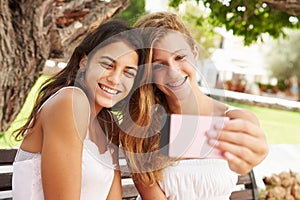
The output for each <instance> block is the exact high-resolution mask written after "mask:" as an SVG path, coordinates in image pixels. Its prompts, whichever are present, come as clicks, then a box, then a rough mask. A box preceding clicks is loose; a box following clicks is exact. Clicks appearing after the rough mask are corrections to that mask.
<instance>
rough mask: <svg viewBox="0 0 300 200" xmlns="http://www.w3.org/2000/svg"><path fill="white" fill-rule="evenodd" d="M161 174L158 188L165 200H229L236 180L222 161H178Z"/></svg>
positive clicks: (225, 162)
mask: <svg viewBox="0 0 300 200" xmlns="http://www.w3.org/2000/svg"><path fill="white" fill-rule="evenodd" d="M162 174H163V181H161V182H159V185H160V187H161V189H162V190H163V191H164V193H165V195H166V197H167V199H168V200H179V199H190V200H199V199H201V200H225V199H226V200H228V199H229V197H230V194H231V193H232V191H233V190H234V189H235V186H236V183H237V179H238V174H236V173H235V172H233V171H231V170H230V168H229V166H228V163H227V161H226V160H223V159H190V160H181V161H178V162H177V163H175V164H174V165H173V166H170V167H167V168H165V169H163V171H162Z"/></svg>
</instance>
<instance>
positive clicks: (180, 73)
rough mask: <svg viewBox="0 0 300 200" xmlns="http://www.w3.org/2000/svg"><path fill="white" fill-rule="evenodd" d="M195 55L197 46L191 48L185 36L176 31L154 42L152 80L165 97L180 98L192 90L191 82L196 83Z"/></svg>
mask: <svg viewBox="0 0 300 200" xmlns="http://www.w3.org/2000/svg"><path fill="white" fill-rule="evenodd" d="M197 55H198V50H197V48H196V47H194V48H191V46H190V45H189V44H188V43H187V40H186V38H185V37H184V36H183V35H182V34H179V33H176V32H171V33H167V34H166V35H165V36H164V37H162V38H161V39H159V40H158V41H157V42H156V43H155V44H154V46H153V57H152V65H153V67H152V70H153V81H154V83H155V84H156V86H157V87H158V88H159V89H160V90H161V91H162V92H163V93H165V94H166V96H167V99H169V100H181V99H184V98H185V97H187V96H188V95H189V94H190V93H191V92H192V87H191V86H192V84H195V83H196V84H197V80H196V70H195V63H196V58H197ZM170 98H171V99H170ZM174 98H175V99H174Z"/></svg>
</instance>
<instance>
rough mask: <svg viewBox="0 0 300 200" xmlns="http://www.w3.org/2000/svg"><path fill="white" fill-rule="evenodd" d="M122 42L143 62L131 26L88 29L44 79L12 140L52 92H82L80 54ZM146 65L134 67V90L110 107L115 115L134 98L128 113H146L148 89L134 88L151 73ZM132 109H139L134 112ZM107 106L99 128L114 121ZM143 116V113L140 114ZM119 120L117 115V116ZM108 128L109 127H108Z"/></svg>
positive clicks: (110, 24)
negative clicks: (63, 62)
mask: <svg viewBox="0 0 300 200" xmlns="http://www.w3.org/2000/svg"><path fill="white" fill-rule="evenodd" d="M117 41H122V42H125V43H126V44H127V45H129V46H130V47H132V48H133V49H134V50H135V51H136V52H137V54H138V57H139V65H141V64H143V63H144V60H145V51H144V50H143V49H144V43H143V41H142V37H141V35H140V33H139V32H138V31H136V30H134V29H132V28H130V27H129V26H128V25H127V24H125V23H124V22H123V21H120V20H110V21H108V22H106V23H104V24H101V25H100V26H98V27H97V28H96V29H94V30H93V31H92V32H90V33H89V34H88V35H87V36H86V37H85V38H84V39H83V41H82V42H81V43H80V44H79V45H78V46H77V47H76V48H75V50H74V52H73V54H72V56H71V58H70V60H69V62H68V64H67V66H66V67H65V68H64V69H63V70H61V71H60V72H59V73H58V74H56V75H55V76H53V77H51V78H50V79H48V80H47V81H46V82H45V83H44V84H43V85H42V86H41V90H40V92H39V93H38V96H37V99H36V102H35V105H34V108H33V111H32V112H31V114H30V116H29V118H28V120H27V122H26V123H25V125H24V126H22V127H21V128H20V129H18V130H16V131H15V132H14V134H15V133H16V135H15V139H16V140H20V139H21V138H22V137H23V136H24V135H25V134H26V131H27V130H28V129H30V128H32V127H34V125H35V122H36V120H37V116H38V110H39V109H40V108H41V106H42V105H43V103H44V102H45V101H46V100H47V99H48V98H49V97H50V96H51V95H53V94H54V93H55V92H57V91H58V90H59V89H61V88H63V87H66V86H76V87H79V88H81V89H82V90H83V91H84V92H85V93H86V94H87V91H86V86H85V82H84V80H81V79H80V78H78V76H81V75H82V73H85V72H84V71H81V69H80V67H79V63H80V61H81V59H82V58H83V57H84V56H88V57H91V56H93V54H94V52H95V51H97V50H98V49H99V48H103V47H105V46H106V45H108V44H111V43H113V42H117ZM148 69H149V68H145V67H143V66H140V67H139V68H138V72H137V76H136V78H135V81H134V86H133V88H136V90H135V91H133V89H132V90H131V92H130V93H129V95H128V97H126V98H125V99H124V100H122V101H121V102H119V103H118V104H116V106H114V108H113V109H114V110H118V111H120V112H118V113H119V115H120V116H122V114H123V110H126V106H128V105H129V103H128V102H129V99H130V98H131V99H134V100H135V101H137V102H138V104H139V106H137V107H131V108H130V109H131V110H130V111H129V112H132V113H137V116H136V118H137V119H141V118H142V116H141V113H142V114H143V112H144V113H145V114H146V116H148V115H147V112H148V110H150V109H148V108H147V106H148V105H150V104H148V98H147V97H148V96H149V95H148V94H149V93H151V91H152V90H151V91H150V90H149V86H147V85H142V86H141V87H139V88H137V85H140V84H141V83H143V82H147V81H148V79H150V78H151V77H150V75H151V72H149V71H147V70H148ZM136 110H140V111H139V112H137V111H136ZM110 111H111V109H110V108H103V109H102V110H101V112H100V113H99V114H98V116H97V118H98V120H99V122H100V125H101V126H102V128H103V125H104V122H110V123H114V124H115V121H114V119H113V118H116V117H112V115H111V113H110ZM143 116H144V115H143ZM118 119H120V118H118ZM108 127H112V126H108ZM113 129H114V130H111V128H110V130H109V133H110V134H112V132H114V133H116V131H115V130H118V127H117V126H113ZM109 138H110V139H113V140H115V141H116V140H117V142H118V135H109Z"/></svg>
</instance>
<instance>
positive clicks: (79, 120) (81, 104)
mask: <svg viewBox="0 0 300 200" xmlns="http://www.w3.org/2000/svg"><path fill="white" fill-rule="evenodd" d="M89 113H90V106H89V101H88V98H87V96H86V95H85V93H84V92H83V91H82V90H81V89H79V88H75V87H70V88H64V89H62V90H61V91H59V92H58V93H57V94H56V95H55V96H53V97H52V98H51V99H50V100H49V101H48V102H47V103H46V104H45V105H44V106H43V108H42V110H41V113H40V115H41V116H40V117H41V121H42V126H43V130H46V131H49V132H55V133H57V134H59V133H62V132H64V134H67V133H70V132H77V133H78V134H79V135H80V136H81V137H85V134H86V130H87V127H88V122H89Z"/></svg>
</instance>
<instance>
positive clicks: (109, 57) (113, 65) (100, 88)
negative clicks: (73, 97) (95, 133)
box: [80, 41, 138, 111]
mask: <svg viewBox="0 0 300 200" xmlns="http://www.w3.org/2000/svg"><path fill="white" fill-rule="evenodd" d="M80 67H81V68H82V67H85V68H86V71H85V81H86V84H87V88H88V92H89V96H90V98H91V97H92V98H94V99H95V109H96V110H97V111H100V110H101V108H103V107H105V108H111V107H112V106H114V105H115V104H117V103H118V102H120V101H121V100H122V99H124V98H125V97H126V96H127V95H128V94H129V92H130V90H131V88H132V86H133V83H134V80H135V76H136V75H137V70H138V54H137V53H136V51H135V50H134V49H133V48H132V47H130V46H128V45H127V44H126V43H125V42H122V41H117V42H114V43H111V44H109V45H106V46H104V47H103V48H100V49H99V50H97V52H96V53H95V54H94V55H93V56H92V57H91V58H90V59H88V60H87V57H85V58H83V59H82V60H81V62H80Z"/></svg>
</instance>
